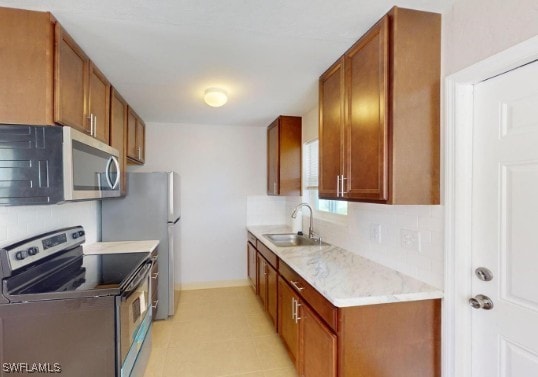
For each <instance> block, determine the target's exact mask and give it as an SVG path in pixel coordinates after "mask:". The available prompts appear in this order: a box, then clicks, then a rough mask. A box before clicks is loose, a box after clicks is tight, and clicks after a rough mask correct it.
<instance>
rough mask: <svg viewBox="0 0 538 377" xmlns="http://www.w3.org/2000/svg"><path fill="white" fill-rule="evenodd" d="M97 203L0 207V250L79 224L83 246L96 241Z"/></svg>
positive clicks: (97, 231) (97, 226)
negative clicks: (83, 236)
mask: <svg viewBox="0 0 538 377" xmlns="http://www.w3.org/2000/svg"><path fill="white" fill-rule="evenodd" d="M99 210H100V208H99V203H98V201H88V202H72V203H65V204H60V205H44V206H16V207H0V247H2V246H6V245H9V244H11V243H13V242H17V241H20V240H23V239H25V238H27V237H30V236H34V235H37V234H40V233H44V232H48V231H52V230H55V229H58V228H63V227H68V226H73V225H82V226H84V229H85V231H86V243H93V242H96V241H97V240H98V239H99V234H98V233H99V228H100V226H99Z"/></svg>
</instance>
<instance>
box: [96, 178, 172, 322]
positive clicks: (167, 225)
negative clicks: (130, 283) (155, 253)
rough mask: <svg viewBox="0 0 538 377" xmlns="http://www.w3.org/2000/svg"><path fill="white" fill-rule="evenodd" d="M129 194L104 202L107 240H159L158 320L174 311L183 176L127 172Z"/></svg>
mask: <svg viewBox="0 0 538 377" xmlns="http://www.w3.org/2000/svg"><path fill="white" fill-rule="evenodd" d="M127 189H128V192H127V196H126V197H125V198H121V199H117V200H107V201H103V202H102V204H101V236H102V240H103V241H124V240H134V241H136V240H148V239H155V240H159V259H158V264H159V287H158V289H159V303H158V307H157V313H156V315H155V318H156V319H166V318H168V316H171V315H173V314H174V310H175V304H174V303H175V297H174V285H175V284H177V283H179V281H180V279H179V276H177V274H175V273H174V271H176V272H177V271H178V268H179V263H177V262H178V261H177V259H178V258H179V235H180V224H179V220H180V218H181V213H180V206H179V204H180V194H179V175H178V174H177V173H175V172H156V173H127Z"/></svg>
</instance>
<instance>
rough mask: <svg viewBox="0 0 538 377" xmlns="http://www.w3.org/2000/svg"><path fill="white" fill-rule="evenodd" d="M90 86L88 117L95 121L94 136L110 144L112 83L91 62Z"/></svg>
mask: <svg viewBox="0 0 538 377" xmlns="http://www.w3.org/2000/svg"><path fill="white" fill-rule="evenodd" d="M89 71H90V85H89V92H88V108H89V111H88V116H89V117H91V119H90V121H93V136H94V137H95V138H97V139H99V140H101V141H103V142H105V143H107V144H108V142H109V119H110V83H109V82H108V80H107V79H106V77H105V75H103V74H102V73H101V72H100V71H99V69H97V67H96V66H95V65H94V64H93V63H92V62H90V65H89Z"/></svg>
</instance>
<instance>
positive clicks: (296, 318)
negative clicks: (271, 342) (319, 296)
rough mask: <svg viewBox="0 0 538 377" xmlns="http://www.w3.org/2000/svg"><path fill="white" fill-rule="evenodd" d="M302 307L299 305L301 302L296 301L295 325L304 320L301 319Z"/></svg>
mask: <svg viewBox="0 0 538 377" xmlns="http://www.w3.org/2000/svg"><path fill="white" fill-rule="evenodd" d="M300 306H301V304H299V300H295V323H299V321H300V320H301V319H302V318H303V317H299V307H300Z"/></svg>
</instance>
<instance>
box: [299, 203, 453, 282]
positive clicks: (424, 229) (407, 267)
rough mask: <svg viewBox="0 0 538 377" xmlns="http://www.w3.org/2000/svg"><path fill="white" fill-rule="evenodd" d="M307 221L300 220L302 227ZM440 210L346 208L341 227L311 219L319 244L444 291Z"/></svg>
mask: <svg viewBox="0 0 538 377" xmlns="http://www.w3.org/2000/svg"><path fill="white" fill-rule="evenodd" d="M307 221H309V218H308V216H303V222H304V223H305V226H307V225H306V222H307ZM443 227H444V208H443V206H393V205H381V204H369V203H353V202H349V207H348V215H347V216H346V219H345V220H344V221H343V222H342V223H335V222H330V221H325V220H322V219H319V218H316V216H314V229H315V230H316V232H317V233H319V234H320V235H321V236H322V238H323V240H325V241H327V242H329V243H331V244H333V245H337V246H340V247H342V248H345V249H347V250H349V251H351V252H353V253H356V254H359V255H361V256H364V257H366V258H368V259H371V260H373V261H376V262H378V263H380V264H383V265H385V266H388V267H390V268H393V269H395V270H398V271H400V272H402V273H404V274H406V275H409V276H412V277H415V278H417V279H419V280H422V281H424V282H426V283H429V284H432V285H434V286H435V287H438V288H443V278H444V263H443V258H444V249H443V242H444V240H443V234H444V233H443Z"/></svg>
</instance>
